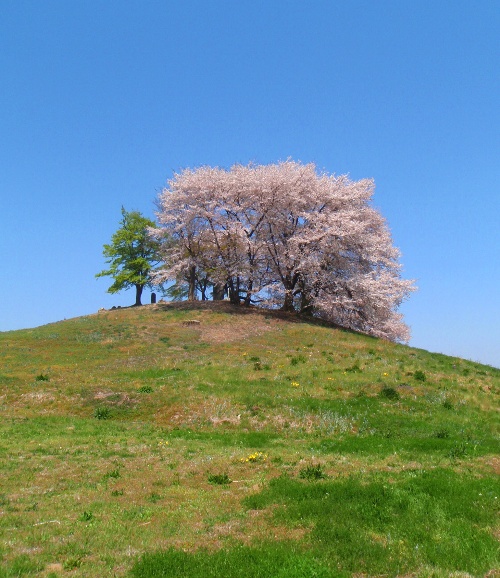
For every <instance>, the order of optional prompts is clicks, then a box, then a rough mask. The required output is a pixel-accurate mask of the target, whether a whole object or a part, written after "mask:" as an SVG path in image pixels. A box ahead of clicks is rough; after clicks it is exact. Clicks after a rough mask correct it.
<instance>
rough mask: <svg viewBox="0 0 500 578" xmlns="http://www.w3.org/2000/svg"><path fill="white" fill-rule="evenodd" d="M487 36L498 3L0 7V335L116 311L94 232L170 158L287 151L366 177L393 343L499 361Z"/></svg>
mask: <svg viewBox="0 0 500 578" xmlns="http://www.w3.org/2000/svg"><path fill="white" fill-rule="evenodd" d="M499 38H500V4H499V2H498V1H497V0H491V1H487V0H477V1H475V2H472V1H470V0H432V1H428V0H417V1H415V0H391V1H386V0H378V1H375V0H368V1H356V0H322V1H321V0H316V1H315V0H310V1H308V2H304V1H303V0H300V1H299V0H252V1H250V0H238V1H235V0H210V1H207V0H172V1H169V2H166V1H164V0H162V1H148V0H140V1H139V0H137V1H135V2H131V1H127V0H108V1H106V0H99V1H97V0H70V1H68V0H58V1H55V0H44V1H43V2H40V1H38V0H32V1H25V0H2V1H1V3H0V136H1V138H0V196H1V201H0V258H1V264H2V269H1V270H2V273H1V283H0V330H3V331H5V330H10V329H18V328H24V327H33V326H37V325H40V324H44V323H48V322H52V321H58V320H60V319H63V318H69V317H75V316H78V315H84V314H88V313H92V312H95V311H97V310H98V309H99V308H100V307H106V308H108V307H110V306H112V305H113V304H116V305H119V304H121V305H126V304H131V303H132V302H133V299H134V295H133V293H132V292H129V293H124V294H121V295H117V296H112V295H108V294H107V293H106V289H107V287H108V285H109V284H110V282H109V283H108V279H106V278H105V279H99V280H96V279H95V278H94V274H95V273H97V272H98V271H100V270H101V269H102V268H104V265H105V264H104V261H103V257H102V245H103V243H105V242H109V240H110V237H111V235H112V233H113V232H114V231H115V230H116V228H117V226H118V222H119V219H120V208H121V206H122V205H124V206H125V208H126V209H129V210H132V209H136V210H140V211H142V212H143V213H144V214H146V215H148V216H151V217H152V216H153V215H154V205H153V202H154V199H155V197H156V195H157V193H158V191H159V190H160V189H161V188H162V187H163V186H164V185H165V183H166V181H167V179H169V178H170V177H171V176H172V172H173V171H175V170H179V169H182V168H184V167H194V166H199V165H203V164H210V165H219V166H223V167H229V166H230V165H231V164H233V163H235V162H239V163H245V164H246V163H248V162H249V161H254V162H256V163H270V162H276V161H278V160H285V159H286V158H288V157H291V158H293V159H294V160H301V161H303V162H310V161H314V162H315V163H316V164H317V166H318V167H319V168H320V169H324V170H326V171H328V172H331V173H336V174H341V173H349V174H350V176H351V178H353V179H360V178H364V177H373V178H374V179H375V182H376V187H377V188H376V194H375V205H376V206H377V207H378V208H379V209H380V210H381V212H382V213H383V214H384V216H385V217H386V218H387V219H388V221H389V225H390V227H391V229H392V232H393V236H394V241H395V244H396V245H397V246H398V247H399V248H400V249H401V250H402V252H403V257H402V262H403V264H404V266H405V273H404V275H405V276H406V277H408V278H415V279H417V283H418V286H419V288H420V290H419V292H418V293H416V294H414V295H413V296H412V298H411V299H410V301H409V302H408V303H407V304H406V305H405V306H404V307H403V312H404V313H405V316H406V320H407V322H408V323H409V325H410V326H411V327H412V333H413V339H412V342H411V344H412V345H414V346H416V347H421V348H424V349H429V350H431V351H439V352H443V353H447V354H450V355H458V356H461V357H465V358H469V359H473V360H476V361H482V362H484V363H488V364H491V365H496V366H497V367H498V366H500V306H499V295H500V289H499V286H500V272H499V270H500V264H499V263H500V233H499V229H500V227H499V225H498V222H499V221H500V219H499V217H500V150H499V135H500V123H499V120H500V98H499V96H500V90H499V78H500V61H499V54H500V50H499ZM147 299H148V295H146V300H147Z"/></svg>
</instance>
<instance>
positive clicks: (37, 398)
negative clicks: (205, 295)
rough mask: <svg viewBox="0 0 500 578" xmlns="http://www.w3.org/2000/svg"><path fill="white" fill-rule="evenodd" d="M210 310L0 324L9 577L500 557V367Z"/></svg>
mask: <svg viewBox="0 0 500 578" xmlns="http://www.w3.org/2000/svg"><path fill="white" fill-rule="evenodd" d="M211 307H213V306H212V305H210V304H198V308H197V309H193V310H190V309H182V308H179V309H176V308H169V307H163V308H162V306H156V307H143V308H132V309H121V310H115V311H109V312H105V313H100V314H98V315H91V316H87V317H83V318H78V319H73V320H68V321H64V322H60V323H55V324H50V325H47V326H44V327H40V328H36V329H32V330H23V331H16V332H7V333H0V388H1V391H0V416H1V420H0V460H1V462H0V465H1V473H2V484H1V489H0V512H1V515H0V534H1V536H2V538H1V540H0V561H1V563H0V567H1V568H2V569H1V570H0V577H3V576H22V575H37V574H38V575H40V576H47V575H50V574H51V573H52V574H54V575H56V576H60V575H61V576H62V575H65V574H67V573H69V574H68V575H79V576H85V577H90V578H93V577H100V576H108V575H109V576H126V575H128V573H129V572H131V571H132V572H133V575H135V576H150V575H151V576H180V575H183V574H182V572H183V570H182V568H185V569H188V570H185V572H188V573H187V574H184V575H189V576H198V575H199V576H201V575H202V574H203V575H205V576H212V575H213V576H215V575H216V574H217V575H221V574H222V575H228V576H261V575H265V576H283V577H284V576H287V577H289V576H291V577H294V576H297V577H298V576H300V577H304V576H341V575H343V576H350V575H353V574H358V575H367V576H368V575H381V574H387V575H398V574H401V575H403V574H405V575H418V576H431V575H435V576H448V575H450V574H451V573H453V572H467V573H469V574H470V575H478V576H479V575H483V574H486V573H487V572H488V571H492V570H493V569H494V568H495V567H496V565H498V561H497V560H496V558H495V556H496V554H495V538H494V536H495V535H497V536H498V529H496V528H497V527H496V523H497V522H496V520H495V518H494V514H495V512H496V511H497V508H498V500H499V499H500V490H498V483H497V482H496V479H495V477H494V474H495V473H498V425H499V424H498V418H497V414H496V412H495V408H496V407H498V393H499V391H500V388H499V384H500V379H499V374H500V372H499V371H498V370H496V369H494V368H491V367H485V366H481V365H479V364H476V363H472V362H468V361H464V360H461V359H457V358H450V357H446V356H443V355H439V354H431V353H428V352H425V351H422V350H417V349H412V348H408V347H404V346H401V345H395V344H392V343H388V342H383V341H380V340H377V339H374V338H370V337H366V336H362V335H356V334H353V333H349V332H343V331H341V330H339V329H335V328H330V327H326V326H323V325H321V324H315V323H308V322H307V321H298V320H297V319H294V318H292V317H289V316H286V315H279V314H277V315H273V314H272V313H258V312H255V313H254V314H252V313H248V312H241V311H240V312H238V311H237V310H236V311H235V310H234V309H232V308H231V307H228V306H226V305H223V306H221V310H220V311H216V310H213V309H211ZM193 319H195V320H197V321H200V323H199V324H197V325H189V324H188V325H186V324H185V322H186V321H189V320H193ZM422 375H423V376H424V378H423V377H422ZM40 376H43V379H39V377H40ZM304 472H305V473H304ZM228 480H229V482H228ZM479 494H481V495H480V496H479ZM495 496H496V497H497V498H495ZM438 536H439V539H438ZM457 544H465V545H464V546H463V547H460V548H459V546H458V545H457ZM417 546H418V547H417ZM200 549H201V550H200ZM154 552H160V553H158V554H154ZM161 552H163V553H161ZM145 553H146V556H145V557H143V558H140V556H142V555H143V554H145ZM149 553H150V554H149ZM139 560H140V561H139ZM134 564H135V566H134ZM132 568H134V570H132ZM148 568H149V569H148ZM168 568H170V569H168ZM2 572H3V574H2ZM148 572H149V573H148ZM154 572H156V574H155V573H154ZM169 572H170V573H169Z"/></svg>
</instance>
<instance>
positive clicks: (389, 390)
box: [379, 387, 401, 401]
mask: <svg viewBox="0 0 500 578" xmlns="http://www.w3.org/2000/svg"><path fill="white" fill-rule="evenodd" d="M379 396H380V397H383V398H385V399H389V400H390V401H397V400H398V399H400V397H401V396H400V395H399V393H398V392H397V391H396V390H395V389H394V388H393V387H383V388H382V389H381V390H380V393H379Z"/></svg>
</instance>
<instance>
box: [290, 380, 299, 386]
mask: <svg viewBox="0 0 500 578" xmlns="http://www.w3.org/2000/svg"><path fill="white" fill-rule="evenodd" d="M291 385H292V387H299V386H300V383H299V382H298V381H292V383H291Z"/></svg>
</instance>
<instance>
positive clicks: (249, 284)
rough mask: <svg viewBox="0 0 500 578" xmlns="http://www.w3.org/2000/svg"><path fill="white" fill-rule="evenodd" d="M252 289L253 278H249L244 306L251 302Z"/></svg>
mask: <svg viewBox="0 0 500 578" xmlns="http://www.w3.org/2000/svg"><path fill="white" fill-rule="evenodd" d="M252 289H253V280H252V279H250V280H249V281H248V286H247V294H246V296H245V306H246V307H249V306H250V303H251V302H252Z"/></svg>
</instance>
